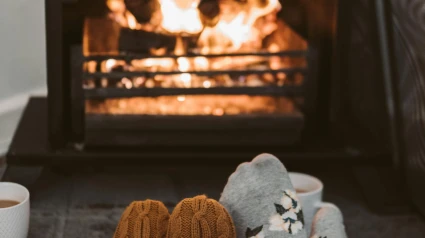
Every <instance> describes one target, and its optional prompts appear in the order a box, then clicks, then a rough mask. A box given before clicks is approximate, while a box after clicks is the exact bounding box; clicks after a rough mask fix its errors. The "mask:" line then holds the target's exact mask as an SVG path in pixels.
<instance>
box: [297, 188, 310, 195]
mask: <svg viewBox="0 0 425 238" xmlns="http://www.w3.org/2000/svg"><path fill="white" fill-rule="evenodd" d="M295 191H296V192H297V194H300V193H306V192H308V191H307V190H305V189H300V188H295Z"/></svg>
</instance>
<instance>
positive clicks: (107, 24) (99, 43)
mask: <svg viewBox="0 0 425 238" xmlns="http://www.w3.org/2000/svg"><path fill="white" fill-rule="evenodd" d="M120 29H121V26H120V25H119V24H118V23H117V22H115V21H114V20H112V19H110V18H108V17H102V18H91V17H86V19H85V20H84V36H83V51H84V55H86V56H87V55H96V54H97V55H98V54H117V53H118V38H119V33H120Z"/></svg>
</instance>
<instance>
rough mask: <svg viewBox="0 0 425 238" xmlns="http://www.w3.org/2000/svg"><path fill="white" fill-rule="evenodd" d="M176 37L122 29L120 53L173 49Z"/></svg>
mask: <svg viewBox="0 0 425 238" xmlns="http://www.w3.org/2000/svg"><path fill="white" fill-rule="evenodd" d="M175 45H176V37H175V36H172V35H164V34H160V33H155V32H148V31H144V30H132V29H128V28H122V29H121V33H120V38H119V49H120V51H130V52H140V53H146V52H149V51H150V50H151V49H159V48H167V49H169V50H172V49H174V47H175Z"/></svg>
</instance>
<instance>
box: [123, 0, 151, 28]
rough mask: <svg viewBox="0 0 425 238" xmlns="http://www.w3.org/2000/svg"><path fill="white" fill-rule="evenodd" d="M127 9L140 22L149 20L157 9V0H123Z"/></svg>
mask: <svg viewBox="0 0 425 238" xmlns="http://www.w3.org/2000/svg"><path fill="white" fill-rule="evenodd" d="M124 2H125V5H126V7H127V9H128V10H129V11H130V12H131V13H132V14H133V15H134V17H135V18H136V20H137V21H138V22H140V23H146V22H149V21H150V20H151V18H152V15H153V13H154V12H155V11H156V10H158V9H159V2H158V0H124Z"/></svg>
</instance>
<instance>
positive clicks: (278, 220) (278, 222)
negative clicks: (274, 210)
mask: <svg viewBox="0 0 425 238" xmlns="http://www.w3.org/2000/svg"><path fill="white" fill-rule="evenodd" d="M269 223H270V226H269V230H271V231H284V230H285V227H284V226H285V222H284V221H283V219H282V216H281V215H279V214H276V215H273V216H272V217H270V220H269Z"/></svg>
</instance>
